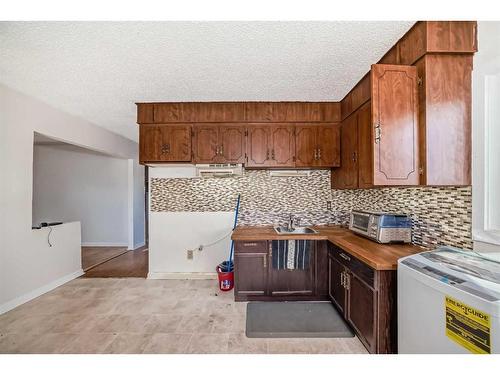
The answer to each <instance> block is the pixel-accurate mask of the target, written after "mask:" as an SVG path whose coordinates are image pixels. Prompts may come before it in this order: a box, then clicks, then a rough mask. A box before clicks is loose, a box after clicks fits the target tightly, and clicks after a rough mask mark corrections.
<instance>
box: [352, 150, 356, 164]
mask: <svg viewBox="0 0 500 375" xmlns="http://www.w3.org/2000/svg"><path fill="white" fill-rule="evenodd" d="M352 161H353V163H356V152H353V153H352Z"/></svg>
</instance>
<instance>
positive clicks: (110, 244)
mask: <svg viewBox="0 0 500 375" xmlns="http://www.w3.org/2000/svg"><path fill="white" fill-rule="evenodd" d="M82 246H95V247H128V243H124V242H82Z"/></svg>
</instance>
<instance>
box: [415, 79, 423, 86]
mask: <svg viewBox="0 0 500 375" xmlns="http://www.w3.org/2000/svg"><path fill="white" fill-rule="evenodd" d="M423 84H424V81H423V80H422V77H417V85H419V86H422V85H423Z"/></svg>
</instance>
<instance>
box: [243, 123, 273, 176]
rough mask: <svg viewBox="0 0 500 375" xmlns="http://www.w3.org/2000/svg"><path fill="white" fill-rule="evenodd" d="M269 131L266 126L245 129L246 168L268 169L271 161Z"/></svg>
mask: <svg viewBox="0 0 500 375" xmlns="http://www.w3.org/2000/svg"><path fill="white" fill-rule="evenodd" d="M271 148H272V143H271V129H270V127H269V125H267V124H261V125H249V126H248V127H247V147H246V150H247V162H246V166H247V167H251V168H252V167H253V168H256V167H269V166H271V165H272V161H271Z"/></svg>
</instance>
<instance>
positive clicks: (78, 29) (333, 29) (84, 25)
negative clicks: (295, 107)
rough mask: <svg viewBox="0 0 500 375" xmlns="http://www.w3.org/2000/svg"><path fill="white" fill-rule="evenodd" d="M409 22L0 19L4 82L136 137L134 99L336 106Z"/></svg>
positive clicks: (0, 77) (0, 61)
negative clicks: (310, 103)
mask: <svg viewBox="0 0 500 375" xmlns="http://www.w3.org/2000/svg"><path fill="white" fill-rule="evenodd" d="M412 24H413V22H366V21H363V22H0V82H2V83H4V84H6V85H7V86H10V87H12V88H14V89H16V90H19V91H22V92H24V93H26V94H29V95H32V96H34V97H37V98H39V99H42V100H44V101H45V102H47V103H49V104H51V105H52V106H54V107H56V108H58V109H61V110H63V111H66V112H69V113H71V114H74V115H77V116H80V117H82V118H84V119H86V120H88V121H90V122H93V123H95V124H96V125H99V126H102V127H104V128H107V129H109V130H111V131H113V132H116V133H119V134H122V135H124V136H126V137H128V138H130V139H133V140H137V137H138V135H137V134H138V131H137V130H138V129H137V125H136V124H135V111H136V108H135V104H134V103H135V102H149V101H252V100H261V101H286V100H290V101H338V100H340V99H342V98H343V97H344V95H345V94H346V93H347V92H348V91H349V90H350V89H351V88H352V87H353V86H354V84H355V83H356V82H357V81H358V80H359V79H360V78H361V77H362V76H363V75H364V74H365V73H366V72H367V71H368V70H369V68H370V64H372V63H374V62H376V61H377V60H378V59H379V58H380V57H382V55H383V54H384V53H385V52H386V51H387V50H388V49H389V48H390V47H391V46H392V45H393V44H394V43H395V42H396V41H397V40H398V39H399V38H400V37H401V36H402V35H403V34H404V33H405V32H406V31H407V30H408V29H409V28H410V27H411V26H412Z"/></svg>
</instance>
